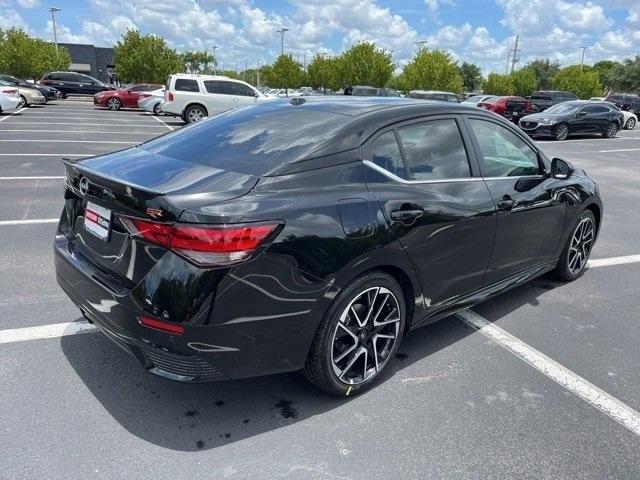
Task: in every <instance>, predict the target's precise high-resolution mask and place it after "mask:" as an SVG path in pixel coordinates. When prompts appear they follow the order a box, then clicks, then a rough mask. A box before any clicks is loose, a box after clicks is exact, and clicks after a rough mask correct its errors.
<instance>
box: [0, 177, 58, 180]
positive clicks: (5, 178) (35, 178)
mask: <svg viewBox="0 0 640 480" xmlns="http://www.w3.org/2000/svg"><path fill="white" fill-rule="evenodd" d="M62 179H64V177H52V176H49V177H0V180H62Z"/></svg>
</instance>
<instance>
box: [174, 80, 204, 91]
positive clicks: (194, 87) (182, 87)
mask: <svg viewBox="0 0 640 480" xmlns="http://www.w3.org/2000/svg"><path fill="white" fill-rule="evenodd" d="M174 90H179V91H181V92H199V91H200V88H199V87H198V81H197V80H192V79H189V78H178V79H177V80H176V83H175V87H174Z"/></svg>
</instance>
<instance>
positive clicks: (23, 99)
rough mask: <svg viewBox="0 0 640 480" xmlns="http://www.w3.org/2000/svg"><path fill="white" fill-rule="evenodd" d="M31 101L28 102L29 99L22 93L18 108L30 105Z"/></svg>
mask: <svg viewBox="0 0 640 480" xmlns="http://www.w3.org/2000/svg"><path fill="white" fill-rule="evenodd" d="M28 106H29V103H28V102H27V99H26V98H25V97H24V95H20V103H19V104H18V108H22V107H28Z"/></svg>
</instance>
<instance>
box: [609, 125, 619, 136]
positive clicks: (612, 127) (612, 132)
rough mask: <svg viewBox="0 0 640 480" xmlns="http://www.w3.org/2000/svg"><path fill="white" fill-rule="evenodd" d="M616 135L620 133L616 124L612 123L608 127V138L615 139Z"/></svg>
mask: <svg viewBox="0 0 640 480" xmlns="http://www.w3.org/2000/svg"><path fill="white" fill-rule="evenodd" d="M616 133H618V127H617V125H616V124H615V123H610V124H609V126H608V127H607V137H609V138H613V137H615V136H616Z"/></svg>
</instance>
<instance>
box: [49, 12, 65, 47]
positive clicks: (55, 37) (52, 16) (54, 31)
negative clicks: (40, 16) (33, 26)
mask: <svg viewBox="0 0 640 480" xmlns="http://www.w3.org/2000/svg"><path fill="white" fill-rule="evenodd" d="M49 11H50V12H51V21H52V22H53V43H54V44H55V46H56V51H58V34H57V33H56V13H58V12H61V11H62V9H60V8H56V7H49Z"/></svg>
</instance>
